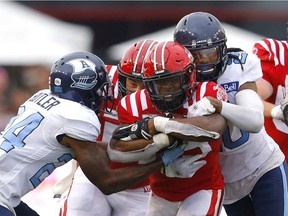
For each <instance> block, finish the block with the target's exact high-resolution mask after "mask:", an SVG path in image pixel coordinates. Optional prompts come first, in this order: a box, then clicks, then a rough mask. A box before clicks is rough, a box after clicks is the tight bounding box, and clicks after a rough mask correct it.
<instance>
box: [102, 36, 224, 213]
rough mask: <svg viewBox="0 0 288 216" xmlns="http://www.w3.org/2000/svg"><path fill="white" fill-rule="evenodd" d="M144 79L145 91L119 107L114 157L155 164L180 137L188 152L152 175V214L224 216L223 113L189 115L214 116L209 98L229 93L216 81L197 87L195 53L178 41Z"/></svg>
mask: <svg viewBox="0 0 288 216" xmlns="http://www.w3.org/2000/svg"><path fill="white" fill-rule="evenodd" d="M143 75H144V78H143V80H144V84H145V89H143V90H140V91H137V92H135V93H132V94H130V95H127V96H126V97H124V98H123V99H122V100H121V102H120V103H119V105H118V110H117V111H118V115H119V121H120V122H121V125H120V126H121V127H120V128H119V130H116V131H115V133H114V135H113V138H112V139H111V141H110V143H109V147H108V154H109V157H110V159H112V160H119V161H127V162H128V161H138V163H143V162H145V161H149V160H153V157H155V156H157V155H158V154H161V150H162V149H166V148H172V147H171V143H172V142H171V140H173V139H176V140H177V142H176V145H182V146H183V148H185V152H184V154H183V156H182V157H180V158H178V159H176V160H175V161H174V162H172V163H170V164H169V163H168V166H166V167H165V169H163V170H162V172H160V171H159V172H156V173H154V174H152V175H151V176H150V178H149V179H150V186H151V189H152V194H151V195H150V199H149V207H148V214H147V215H149V216H152V215H153V216H154V215H155V216H159V215H163V216H164V215H165V216H167V215H177V216H180V215H183V216H184V215H185V216H187V215H219V212H220V209H221V205H222V199H223V195H224V189H223V188H224V183H223V177H222V174H221V170H220V165H219V162H218V160H219V151H220V140H219V139H218V138H219V136H220V135H221V134H222V132H223V130H224V128H225V126H226V124H225V120H224V119H223V118H222V117H221V116H220V115H218V114H212V115H207V116H201V117H193V118H192V117H191V118H190V116H188V118H187V113H188V109H189V110H190V111H191V112H192V113H193V112H194V113H197V110H206V112H207V114H208V113H212V112H214V111H212V110H211V112H209V109H210V108H211V104H210V103H209V100H207V98H206V96H212V97H216V98H218V99H220V100H225V101H226V100H227V95H226V92H225V90H224V89H223V88H222V87H221V86H218V85H217V84H215V83H214V82H205V83H199V84H198V85H197V86H196V84H195V81H194V77H195V74H194V65H193V57H192V55H191V54H190V53H189V51H188V50H187V49H186V48H185V47H183V46H182V45H180V44H178V43H177V42H172V41H166V42H161V43H159V44H157V45H156V46H154V47H153V49H152V51H151V52H150V53H149V54H148V56H147V58H146V59H145V63H144V71H143ZM194 90H195V92H194ZM200 106H201V108H199V107H200ZM166 116H169V118H168V117H166ZM171 116H173V117H171ZM146 117H148V118H146ZM134 122H135V123H134ZM133 123H134V124H133ZM129 124H130V125H129ZM127 125H128V126H127ZM181 143H182V144H181ZM186 160H187V161H186ZM177 161H181V162H180V163H177ZM179 167H181V169H180V170H179ZM181 173H184V174H185V175H183V176H181ZM187 174H189V175H187Z"/></svg>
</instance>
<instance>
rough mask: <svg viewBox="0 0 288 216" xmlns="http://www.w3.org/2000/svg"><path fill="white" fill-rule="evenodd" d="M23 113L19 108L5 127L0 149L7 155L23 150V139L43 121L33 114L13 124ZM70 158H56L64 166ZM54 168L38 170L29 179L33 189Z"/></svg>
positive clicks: (23, 109) (52, 166) (51, 164)
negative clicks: (10, 152)
mask: <svg viewBox="0 0 288 216" xmlns="http://www.w3.org/2000/svg"><path fill="white" fill-rule="evenodd" d="M24 111H25V108H24V107H20V109H19V112H18V115H17V116H15V117H14V118H12V119H11V121H10V122H9V124H8V125H7V129H8V130H5V133H4V134H3V138H4V139H5V140H4V141H3V142H2V143H1V144H0V148H1V149H2V150H4V151H5V152H7V153H8V152H9V151H11V150H12V149H14V148H15V147H18V148H23V147H24V146H25V145H26V143H25V142H24V140H25V138H26V137H27V136H29V134H31V133H32V132H33V131H34V130H35V129H36V128H37V127H38V126H39V125H40V123H41V121H42V120H43V119H44V117H43V116H42V115H41V114H40V113H33V114H31V115H29V116H28V117H26V118H24V119H23V120H21V121H19V122H18V123H16V124H13V123H14V122H15V120H16V119H18V118H21V115H22V114H23V113H24ZM72 158H73V157H72V155H71V154H64V155H62V156H61V157H59V158H58V161H59V162H60V163H63V164H64V163H67V162H68V161H69V160H71V159H72ZM55 168H56V166H55V165H54V164H53V163H48V164H46V165H45V166H43V167H42V168H41V169H39V170H38V171H37V172H36V174H35V175H34V176H33V177H32V178H30V182H31V183H32V185H33V186H34V188H35V187H37V186H38V185H39V184H40V183H41V182H42V181H43V179H44V178H45V177H47V176H48V175H50V174H51V173H52V172H53V170H54V169H55Z"/></svg>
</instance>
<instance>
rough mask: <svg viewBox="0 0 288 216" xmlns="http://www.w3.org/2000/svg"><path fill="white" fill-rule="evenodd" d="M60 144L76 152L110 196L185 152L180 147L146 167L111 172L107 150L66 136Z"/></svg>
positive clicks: (126, 168) (76, 156) (91, 179)
mask: <svg viewBox="0 0 288 216" xmlns="http://www.w3.org/2000/svg"><path fill="white" fill-rule="evenodd" d="M60 143H61V144H62V145H65V146H67V147H70V148H72V149H73V151H74V153H75V159H76V160H77V161H78V163H79V165H80V167H81V169H82V170H83V172H84V174H85V175H86V177H87V178H88V179H89V180H90V181H91V182H92V183H93V184H94V185H96V186H97V187H98V188H99V189H100V190H101V191H102V192H103V193H104V194H106V195H107V194H111V193H115V192H118V191H121V190H125V189H127V188H130V187H132V186H134V185H136V184H138V183H140V182H141V181H143V180H144V179H146V178H147V177H148V176H149V175H150V174H151V173H153V172H156V171H158V170H159V169H161V167H162V166H163V165H167V164H170V163H171V162H172V161H173V160H174V159H176V158H177V157H178V156H179V155H181V154H182V153H183V150H182V149H180V148H178V149H173V151H165V152H164V153H163V154H161V155H159V156H158V157H157V158H156V159H155V160H154V161H153V162H151V163H148V164H145V165H139V166H135V167H133V166H132V167H131V166H129V167H123V168H119V169H110V167H109V159H108V156H107V151H106V150H105V148H103V147H101V146H100V145H97V144H96V143H95V142H89V141H80V140H77V139H74V138H71V137H68V136H65V135H64V136H62V139H61V141H60Z"/></svg>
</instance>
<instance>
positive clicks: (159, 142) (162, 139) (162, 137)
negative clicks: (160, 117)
mask: <svg viewBox="0 0 288 216" xmlns="http://www.w3.org/2000/svg"><path fill="white" fill-rule="evenodd" d="M153 141H154V142H153V143H154V145H155V146H157V147H159V149H162V148H165V147H167V146H169V144H170V142H169V137H168V135H166V134H164V133H158V134H156V135H154V136H153Z"/></svg>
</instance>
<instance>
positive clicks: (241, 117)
mask: <svg viewBox="0 0 288 216" xmlns="http://www.w3.org/2000/svg"><path fill="white" fill-rule="evenodd" d="M235 98H236V104H230V103H227V102H222V111H221V113H220V114H221V115H222V116H224V117H225V118H226V119H227V120H228V121H230V122H231V123H232V124H234V125H235V126H236V127H238V128H240V129H242V130H245V131H248V132H252V133H258V132H259V131H260V130H261V129H262V127H263V125H264V115H263V112H264V106H263V103H262V101H261V99H260V97H259V95H258V94H257V93H256V92H255V91H253V90H251V89H244V90H242V91H239V92H238V93H237V94H236V96H235Z"/></svg>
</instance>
